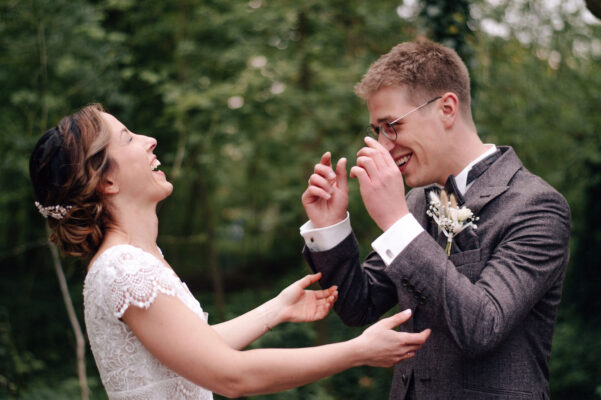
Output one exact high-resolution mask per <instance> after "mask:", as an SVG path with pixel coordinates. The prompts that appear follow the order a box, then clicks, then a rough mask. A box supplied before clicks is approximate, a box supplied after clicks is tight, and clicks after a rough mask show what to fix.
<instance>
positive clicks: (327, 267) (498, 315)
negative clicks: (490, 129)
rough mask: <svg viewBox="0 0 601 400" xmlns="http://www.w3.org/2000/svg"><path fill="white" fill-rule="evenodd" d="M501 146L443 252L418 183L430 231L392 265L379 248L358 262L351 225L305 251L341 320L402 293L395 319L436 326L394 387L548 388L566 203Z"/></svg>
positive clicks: (500, 392) (410, 198)
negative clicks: (334, 288) (332, 292)
mask: <svg viewBox="0 0 601 400" xmlns="http://www.w3.org/2000/svg"><path fill="white" fill-rule="evenodd" d="M499 150H500V151H501V153H502V154H501V156H500V157H499V158H498V159H497V160H496V161H495V162H494V163H493V164H492V165H491V166H490V167H489V168H488V169H487V170H486V171H485V172H484V173H483V174H482V175H481V176H480V177H478V178H477V179H476V180H475V181H474V182H473V184H472V186H471V187H470V188H469V190H468V191H467V192H466V193H465V196H464V198H465V201H466V203H465V206H466V207H468V208H470V209H471V210H472V211H473V212H474V214H475V215H477V216H479V217H480V220H479V221H478V228H477V230H473V229H468V230H464V231H463V232H461V233H460V234H459V235H457V236H456V237H455V239H454V241H453V253H452V254H451V255H450V257H447V255H446V253H445V252H444V249H443V246H444V244H445V240H446V238H445V237H444V236H443V235H437V232H436V227H435V226H434V227H432V224H431V221H430V218H429V217H427V216H426V208H427V200H426V197H427V195H426V189H425V188H416V189H413V190H411V191H410V192H409V193H408V195H407V203H408V205H409V209H410V211H411V213H412V214H413V215H414V216H415V218H416V219H417V220H418V221H419V223H420V224H421V225H422V226H423V227H424V229H425V230H426V232H422V233H421V234H419V235H418V236H417V238H415V239H414V240H413V241H412V242H411V243H410V244H409V245H408V246H407V247H406V248H405V250H403V252H402V253H401V254H399V255H398V256H397V257H396V259H394V261H393V262H392V263H391V265H390V266H388V267H386V265H385V264H384V262H383V261H382V259H381V258H380V257H379V256H378V254H377V253H371V254H370V255H369V256H368V257H367V258H366V260H365V261H364V262H363V263H362V264H361V263H360V260H359V247H358V244H357V241H356V239H355V237H354V235H353V234H351V235H349V236H348V237H347V238H346V239H345V240H343V241H342V242H341V243H340V244H339V245H338V246H336V247H335V248H333V249H331V250H328V251H324V252H311V251H309V250H308V249H307V248H305V249H304V251H303V253H304V255H305V258H306V260H307V261H308V263H309V264H310V266H311V267H312V269H313V270H314V271H321V272H322V273H323V277H322V279H321V281H320V283H321V285H322V286H323V287H328V286H330V285H338V287H339V289H338V290H339V297H338V301H337V302H336V304H335V306H334V309H335V310H336V312H337V313H338V314H339V315H340V317H341V319H342V320H343V321H344V322H345V323H346V324H348V325H353V326H358V325H365V324H369V323H373V322H375V321H377V320H378V319H379V318H380V317H381V316H382V315H383V314H384V313H385V312H387V311H388V310H389V309H390V308H391V307H393V306H394V305H395V304H398V305H399V308H400V309H406V308H411V309H412V310H413V317H412V319H411V320H409V321H408V322H407V323H405V324H403V325H402V326H401V328H400V329H401V330H403V331H410V332H418V331H421V330H423V329H426V328H431V329H432V334H431V336H430V338H429V339H428V341H427V342H426V344H425V345H424V346H423V347H422V348H421V349H420V350H419V351H418V352H417V353H416V355H415V357H414V358H412V359H410V360H407V361H404V362H401V363H399V364H397V365H396V367H395V370H394V378H393V382H392V388H391V392H390V398H391V399H405V398H415V399H419V400H421V399H462V400H464V399H512V400H515V399H548V398H549V356H550V353H551V340H552V335H553V328H554V325H555V318H556V314H557V307H558V305H559V302H560V298H561V288H562V282H563V279H564V276H565V271H566V266H567V262H568V242H569V233H570V210H569V206H568V204H567V202H566V200H565V199H564V198H563V196H562V195H561V194H559V193H558V192H557V191H556V190H554V189H553V188H552V187H551V186H549V185H548V184H547V183H545V182H544V181H543V180H542V179H540V178H539V177H537V176H535V175H533V174H532V173H531V172H529V171H528V170H527V169H526V168H524V166H523V165H522V163H521V161H520V160H519V158H518V156H517V155H516V153H515V152H514V151H513V149H512V148H510V147H502V146H500V147H499ZM428 232H432V234H429V233H428ZM411 381H413V384H412V385H410V383H411ZM410 386H411V387H412V389H411V393H409V387H410ZM409 396H410V397H409Z"/></svg>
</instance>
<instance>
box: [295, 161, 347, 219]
mask: <svg viewBox="0 0 601 400" xmlns="http://www.w3.org/2000/svg"><path fill="white" fill-rule="evenodd" d="M302 203H303V207H305V212H306V213H307V217H309V219H310V220H311V222H313V224H314V225H315V227H316V228H323V227H326V226H330V225H334V224H336V223H338V222H340V221H342V220H344V219H345V218H346V211H347V209H348V184H347V178H346V158H341V159H340V160H338V163H337V164H336V172H334V170H333V169H332V155H331V154H330V152H326V153H325V154H324V155H323V156H321V160H320V162H319V163H318V164H316V165H315V168H314V169H313V174H312V175H311V177H310V178H309V186H308V187H307V190H305V192H304V193H303V195H302Z"/></svg>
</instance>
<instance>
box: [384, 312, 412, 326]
mask: <svg viewBox="0 0 601 400" xmlns="http://www.w3.org/2000/svg"><path fill="white" fill-rule="evenodd" d="M409 318H411V309H409V308H408V309H406V310H405V311H401V312H400V313H396V314H394V315H393V316H392V317H388V318H386V319H384V320H382V321H383V322H384V324H385V326H386V327H387V328H388V329H393V328H396V327H397V326H399V325H401V324H402V323H405V322H406V321H407V320H408V319H409Z"/></svg>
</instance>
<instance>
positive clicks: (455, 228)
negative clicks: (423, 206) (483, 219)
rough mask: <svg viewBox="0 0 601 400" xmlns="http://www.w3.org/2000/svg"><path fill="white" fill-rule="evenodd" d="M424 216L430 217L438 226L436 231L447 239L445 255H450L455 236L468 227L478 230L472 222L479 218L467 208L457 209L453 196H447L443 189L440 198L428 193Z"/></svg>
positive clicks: (433, 193)
mask: <svg viewBox="0 0 601 400" xmlns="http://www.w3.org/2000/svg"><path fill="white" fill-rule="evenodd" d="M426 214H428V216H430V217H432V219H433V220H434V222H436V225H438V229H440V230H441V231H442V233H444V234H445V236H446V237H447V245H446V247H445V252H446V253H447V255H451V246H452V243H453V237H454V236H455V235H457V234H458V233H459V232H461V231H463V230H464V229H466V228H469V227H470V226H471V227H472V228H474V229H477V228H478V227H477V226H476V224H474V222H475V221H478V220H479V218H478V217H476V216H474V213H472V210H470V209H469V208H467V207H465V206H463V207H461V208H459V207H458V206H457V199H456V198H455V195H453V194H451V195H450V196H449V195H447V192H446V191H445V190H444V189H443V190H441V191H440V197H439V196H438V195H437V194H436V193H435V192H434V191H432V192H430V205H429V207H428V211H426Z"/></svg>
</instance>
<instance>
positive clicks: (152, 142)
mask: <svg viewBox="0 0 601 400" xmlns="http://www.w3.org/2000/svg"><path fill="white" fill-rule="evenodd" d="M146 138H147V139H148V151H152V150H154V148H155V147H157V140H156V139H155V138H153V137H150V136H146Z"/></svg>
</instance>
